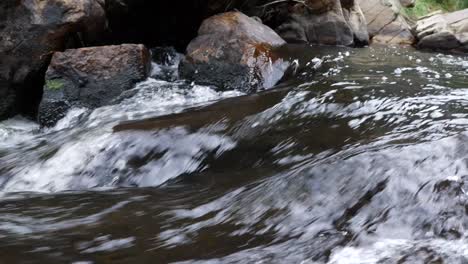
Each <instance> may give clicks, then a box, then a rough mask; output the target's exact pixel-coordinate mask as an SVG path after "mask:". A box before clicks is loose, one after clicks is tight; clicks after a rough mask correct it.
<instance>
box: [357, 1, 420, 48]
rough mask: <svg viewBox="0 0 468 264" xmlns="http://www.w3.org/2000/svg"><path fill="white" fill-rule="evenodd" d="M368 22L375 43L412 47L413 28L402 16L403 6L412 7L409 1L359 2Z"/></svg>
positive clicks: (412, 2)
mask: <svg viewBox="0 0 468 264" xmlns="http://www.w3.org/2000/svg"><path fill="white" fill-rule="evenodd" d="M357 1H358V2H359V5H360V6H361V9H362V11H363V13H364V16H365V17H366V20H367V28H368V31H369V35H370V37H371V39H372V41H373V42H374V43H379V44H400V45H411V44H413V43H414V42H415V38H414V36H413V34H412V32H411V26H410V24H409V23H408V22H407V21H406V19H405V18H404V17H403V16H401V15H400V11H401V8H402V6H411V5H413V4H414V1H409V0H406V1H405V0H401V1H399V0H357Z"/></svg>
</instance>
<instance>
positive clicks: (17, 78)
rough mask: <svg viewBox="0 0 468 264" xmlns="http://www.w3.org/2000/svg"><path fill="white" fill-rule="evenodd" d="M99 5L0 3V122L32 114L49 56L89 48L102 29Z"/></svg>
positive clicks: (89, 1)
mask: <svg viewBox="0 0 468 264" xmlns="http://www.w3.org/2000/svg"><path fill="white" fill-rule="evenodd" d="M102 5H103V1H100V0H83V1H66V0H46V1H39V0H32V1H16V0H2V1H0V58H1V59H0V119H3V118H7V117H10V116H12V115H14V114H17V113H23V114H29V115H32V114H34V112H35V111H36V109H37V105H38V103H39V101H40V98H41V93H42V84H43V82H44V80H43V78H44V73H45V70H46V69H47V64H48V63H49V60H50V58H51V55H52V52H53V51H57V50H61V49H63V48H64V47H65V45H67V43H68V44H69V45H81V44H83V43H92V42H93V41H94V40H95V39H96V37H97V35H98V33H99V32H101V31H103V30H104V28H105V13H104V9H103V8H102Z"/></svg>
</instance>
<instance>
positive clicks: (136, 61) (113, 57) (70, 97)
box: [39, 44, 151, 126]
mask: <svg viewBox="0 0 468 264" xmlns="http://www.w3.org/2000/svg"><path fill="white" fill-rule="evenodd" d="M150 67H151V66H150V54H149V51H148V50H147V49H146V48H145V47H144V46H143V45H135V44H124V45H119V46H102V47H94V48H81V49H70V50H66V51H64V52H56V53H55V54H54V55H53V57H52V61H51V64H50V66H49V68H48V70H47V73H46V82H45V86H44V95H43V99H42V102H41V104H40V107H39V122H40V123H41V124H42V125H46V126H50V125H53V124H54V123H55V122H56V121H57V120H59V119H60V118H62V117H63V116H64V115H65V114H66V110H67V109H68V108H69V107H70V106H83V107H87V108H96V107H100V106H103V105H106V104H109V103H111V101H112V100H113V99H115V98H116V97H118V96H119V95H120V94H121V93H122V92H123V91H126V90H128V89H131V88H132V87H133V86H134V85H135V83H137V82H139V81H142V80H144V79H145V78H146V77H147V76H148V74H149V71H150Z"/></svg>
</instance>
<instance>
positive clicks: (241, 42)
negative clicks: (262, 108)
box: [179, 12, 289, 92]
mask: <svg viewBox="0 0 468 264" xmlns="http://www.w3.org/2000/svg"><path fill="white" fill-rule="evenodd" d="M285 43H286V42H285V41H284V40H283V39H282V38H281V37H280V36H278V35H277V34H276V33H275V32H274V31H273V30H272V29H270V28H269V27H267V26H265V25H263V24H262V23H261V22H259V21H258V20H256V19H254V18H251V17H248V16H246V15H244V14H242V13H240V12H228V13H223V14H220V15H216V16H213V17H211V18H208V19H207V20H205V21H204V22H203V24H202V26H201V27H200V29H199V36H198V37H197V38H195V39H194V40H193V41H192V42H191V43H190V44H189V46H188V47H187V54H186V58H185V59H184V60H182V62H181V64H180V67H179V72H180V75H181V77H182V78H186V79H188V80H190V81H195V82H196V83H197V84H202V85H210V86H215V87H217V88H218V89H221V90H233V89H238V90H241V91H248V92H251V91H256V90H259V89H264V88H271V87H273V86H274V85H275V84H276V83H277V82H278V81H279V80H280V79H281V78H282V77H283V74H284V72H285V70H286V69H287V67H288V66H289V63H288V62H285V61H284V60H283V59H281V58H278V57H276V54H275V51H274V48H275V47H279V46H281V45H283V44H285Z"/></svg>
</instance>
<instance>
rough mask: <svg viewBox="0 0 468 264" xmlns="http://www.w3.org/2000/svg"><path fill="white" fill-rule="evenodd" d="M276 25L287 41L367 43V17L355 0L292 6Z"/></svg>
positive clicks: (314, 1)
mask: <svg viewBox="0 0 468 264" xmlns="http://www.w3.org/2000/svg"><path fill="white" fill-rule="evenodd" d="M290 10H291V11H290V13H289V14H288V16H289V18H288V19H286V21H285V22H284V23H282V24H281V25H280V26H278V28H277V29H276V30H277V32H278V33H279V34H280V35H281V36H282V37H283V38H284V39H286V40H287V41H288V42H306V43H313V44H325V45H345V46H351V45H365V44H367V43H368V42H369V35H368V33H367V27H366V20H365V18H364V15H363V14H362V11H361V9H360V7H359V5H358V4H357V3H355V1H354V0H341V1H340V0H320V1H317V0H309V1H305V2H304V4H302V3H299V4H295V6H294V7H293V8H290Z"/></svg>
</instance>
